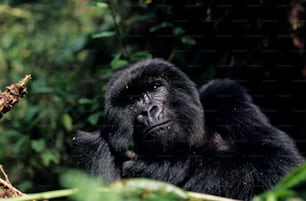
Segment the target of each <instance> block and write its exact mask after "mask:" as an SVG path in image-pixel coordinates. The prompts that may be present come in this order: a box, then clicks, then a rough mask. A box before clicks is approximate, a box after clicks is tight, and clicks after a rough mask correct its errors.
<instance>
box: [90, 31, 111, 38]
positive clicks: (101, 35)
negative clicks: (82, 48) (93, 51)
mask: <svg viewBox="0 0 306 201" xmlns="http://www.w3.org/2000/svg"><path fill="white" fill-rule="evenodd" d="M114 35H116V32H114V31H103V32H101V33H97V34H94V35H92V38H107V37H112V36H114Z"/></svg>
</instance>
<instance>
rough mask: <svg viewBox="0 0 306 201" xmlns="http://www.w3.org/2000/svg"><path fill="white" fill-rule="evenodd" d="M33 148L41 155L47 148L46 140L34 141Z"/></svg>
mask: <svg viewBox="0 0 306 201" xmlns="http://www.w3.org/2000/svg"><path fill="white" fill-rule="evenodd" d="M31 148H32V149H33V150H34V151H36V152H37V153H41V152H42V151H43V150H45V148H46V142H45V141H44V140H32V141H31Z"/></svg>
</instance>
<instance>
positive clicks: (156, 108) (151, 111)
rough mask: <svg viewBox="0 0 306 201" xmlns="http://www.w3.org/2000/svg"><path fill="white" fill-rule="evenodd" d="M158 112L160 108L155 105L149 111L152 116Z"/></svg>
mask: <svg viewBox="0 0 306 201" xmlns="http://www.w3.org/2000/svg"><path fill="white" fill-rule="evenodd" d="M157 110H158V107H157V106H156V105H153V106H152V108H151V109H150V111H149V113H150V115H152V116H154V115H155V114H156V113H157Z"/></svg>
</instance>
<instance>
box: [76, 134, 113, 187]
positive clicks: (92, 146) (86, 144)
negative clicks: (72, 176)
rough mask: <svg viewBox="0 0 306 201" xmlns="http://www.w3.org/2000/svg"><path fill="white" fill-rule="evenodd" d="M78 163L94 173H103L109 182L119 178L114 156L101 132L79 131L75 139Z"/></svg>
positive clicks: (90, 172)
mask: <svg viewBox="0 0 306 201" xmlns="http://www.w3.org/2000/svg"><path fill="white" fill-rule="evenodd" d="M74 144H75V151H76V155H77V156H78V159H77V161H78V165H79V166H80V167H82V168H83V169H85V170H87V172H88V173H89V174H92V175H95V176H96V175H103V178H104V179H105V180H106V181H107V182H112V181H114V180H116V179H118V178H119V173H118V170H117V169H116V168H115V162H114V157H113V156H112V155H111V151H110V148H109V145H108V144H107V142H106V141H105V139H103V137H102V136H101V134H100V132H94V133H89V132H83V131H78V132H77V135H76V138H75V140H74Z"/></svg>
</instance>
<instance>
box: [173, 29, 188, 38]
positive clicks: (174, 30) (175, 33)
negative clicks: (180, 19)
mask: <svg viewBox="0 0 306 201" xmlns="http://www.w3.org/2000/svg"><path fill="white" fill-rule="evenodd" d="M184 33H185V30H184V29H183V28H182V27H175V28H174V29H173V34H174V35H176V36H181V35H183V34H184Z"/></svg>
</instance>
